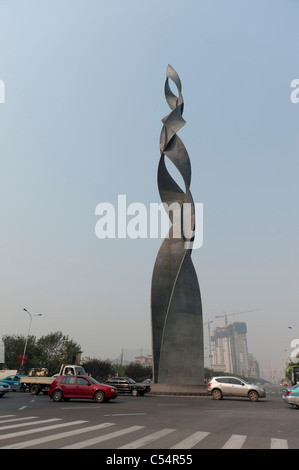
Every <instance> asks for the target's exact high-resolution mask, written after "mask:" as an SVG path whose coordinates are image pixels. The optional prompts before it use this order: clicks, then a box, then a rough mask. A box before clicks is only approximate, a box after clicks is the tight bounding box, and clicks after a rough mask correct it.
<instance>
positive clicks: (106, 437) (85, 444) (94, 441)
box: [61, 426, 144, 449]
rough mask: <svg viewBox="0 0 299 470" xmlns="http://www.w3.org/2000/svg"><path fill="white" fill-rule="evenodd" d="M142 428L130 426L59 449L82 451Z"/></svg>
mask: <svg viewBox="0 0 299 470" xmlns="http://www.w3.org/2000/svg"><path fill="white" fill-rule="evenodd" d="M142 428H144V426H131V427H130V428H126V429H122V430H120V431H115V432H111V433H109V434H104V435H103V436H97V437H94V438H93V439H87V440H86V441H82V442H77V443H76V444H71V445H69V446H66V447H61V449H83V448H85V447H90V446H92V445H94V444H98V443H99V442H104V441H108V440H109V439H114V438H115V437H119V436H123V435H124V434H128V433H130V432H134V431H138V430H139V429H142Z"/></svg>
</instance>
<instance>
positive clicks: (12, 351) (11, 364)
mask: <svg viewBox="0 0 299 470" xmlns="http://www.w3.org/2000/svg"><path fill="white" fill-rule="evenodd" d="M2 341H3V343H4V348H5V364H4V366H5V367H7V368H8V369H19V368H20V364H19V363H18V360H19V356H20V355H21V354H23V352H24V347H25V342H26V337H25V336H23V335H5V336H3V338H2ZM25 354H26V356H27V361H26V369H30V368H32V367H35V361H36V358H37V357H38V351H37V349H36V337H35V336H29V337H28V341H27V347H26V353H25Z"/></svg>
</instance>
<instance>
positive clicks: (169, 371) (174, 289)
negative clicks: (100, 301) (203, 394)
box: [151, 65, 204, 385]
mask: <svg viewBox="0 0 299 470" xmlns="http://www.w3.org/2000/svg"><path fill="white" fill-rule="evenodd" d="M169 79H171V80H172V81H173V82H174V84H175V85H176V87H177V90H178V96H176V95H175V94H174V93H173V92H172V91H171V88H170V84H169ZM165 97H166V101H167V103H168V105H169V107H170V109H171V112H170V113H169V114H168V115H167V116H165V117H164V119H162V123H163V128H162V131H161V136H160V153H161V156H160V162H159V166H158V188H159V193H160V197H161V200H162V202H163V204H164V206H165V207H166V208H167V207H169V208H171V205H172V204H173V203H175V204H176V205H179V207H180V223H181V228H182V227H183V225H184V210H183V209H184V207H185V206H186V207H189V208H190V207H191V222H190V221H189V222H190V223H191V232H192V233H191V234H190V236H189V238H188V237H186V236H185V235H184V231H183V230H181V235H180V236H179V237H178V236H177V234H176V235H174V214H173V213H172V211H169V212H168V216H169V219H170V221H171V223H172V225H171V227H170V230H169V233H168V235H167V236H166V237H165V239H164V241H163V243H162V245H161V247H160V250H159V252H158V255H157V258H156V262H155V266H154V270H153V276H152V290H151V309H152V342H153V370H154V382H155V383H159V384H175V383H177V384H191V385H199V384H202V383H203V368H204V365H203V325H202V306H201V295H200V289H199V284H198V280H197V275H196V272H195V269H194V266H193V263H192V260H191V251H192V241H193V240H194V231H195V209H194V202H193V199H192V195H191V193H190V189H189V188H190V182H191V165H190V160H189V156H188V153H187V151H186V149H185V146H184V144H183V142H182V141H181V139H180V138H179V137H178V136H177V132H178V131H179V129H180V128H181V127H183V126H184V124H185V120H184V119H183V117H182V114H183V107H184V101H183V97H182V93H181V81H180V78H179V76H178V74H177V72H176V71H175V70H174V69H173V67H171V66H170V65H168V67H167V72H166V82H165ZM165 156H166V157H168V159H169V160H170V161H171V162H172V164H173V165H174V166H175V167H176V169H177V170H178V171H179V172H180V174H181V176H182V178H183V180H184V184H185V191H183V190H182V189H181V188H180V187H179V185H178V184H177V183H176V182H175V180H174V179H173V178H172V176H171V175H170V173H169V171H168V170H167V168H166V164H165ZM176 229H177V227H176Z"/></svg>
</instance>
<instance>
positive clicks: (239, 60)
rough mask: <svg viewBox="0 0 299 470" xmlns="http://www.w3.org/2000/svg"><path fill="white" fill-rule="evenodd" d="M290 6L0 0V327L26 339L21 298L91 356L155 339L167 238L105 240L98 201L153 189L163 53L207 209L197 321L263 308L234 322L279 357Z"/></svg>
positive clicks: (298, 148) (292, 217) (289, 145)
mask: <svg viewBox="0 0 299 470" xmlns="http://www.w3.org/2000/svg"><path fill="white" fill-rule="evenodd" d="M298 17H299V4H298V2H295V1H294V0H286V1H284V2H281V1H279V0H264V1H263V2H260V1H258V0H252V1H251V2H240V1H238V0H227V1H226V2H223V1H221V0H211V1H209V2H205V1H203V0H188V1H187V2H181V1H178V0H163V1H161V0H151V2H145V1H143V0H127V1H126V2H124V1H123V0H115V1H114V2H113V3H111V2H108V1H104V0H103V1H101V0H90V1H89V2H88V5H87V4H84V3H83V2H80V1H79V0H72V1H71V0H64V1H63V2H59V1H58V0H51V1H49V0H45V1H43V2H40V1H38V0H27V1H26V2H24V1H21V0H15V1H14V2H9V1H6V0H0V26H1V27H0V41H1V44H2V45H3V47H2V48H1V51H0V55H1V60H0V84H3V85H4V88H3V86H2V89H0V129H1V139H0V156H1V157H0V158H1V172H0V192H1V193H0V194H1V221H2V230H1V234H0V237H1V238H0V241H1V243H0V248H1V271H0V272H1V279H0V281H1V282H0V292H1V296H0V298H1V320H2V321H1V329H0V337H2V336H4V335H6V334H23V335H26V333H27V330H28V323H29V319H28V315H26V312H24V311H23V308H27V309H28V310H29V311H30V312H32V314H37V313H42V316H41V317H39V318H35V319H34V320H33V322H32V326H31V334H33V335H35V336H36V337H37V338H39V337H41V336H43V335H46V334H49V333H51V332H53V331H62V332H63V333H64V334H65V335H68V336H69V337H70V338H72V339H74V341H76V342H78V343H79V344H80V345H81V347H82V349H83V355H84V356H90V357H97V358H102V359H105V358H108V357H109V358H111V359H113V358H115V357H118V356H120V354H121V351H122V348H126V349H137V350H138V349H139V350H140V349H141V348H144V349H147V350H148V349H150V348H151V325H150V287H151V277H152V271H153V266H154V262H155V259H156V255H157V251H158V249H159V247H160V245H161V239H159V238H156V239H153V238H152V239H151V238H145V239H142V238H138V239H131V238H123V239H121V238H117V237H116V238H115V239H107V238H105V239H99V238H98V237H97V236H96V231H95V227H96V223H97V221H98V219H99V217H98V215H97V214H96V207H97V206H98V205H99V204H101V203H104V202H108V203H111V204H113V205H114V206H116V205H117V200H118V196H119V195H126V200H127V204H128V205H129V204H131V203H133V202H138V203H141V204H143V205H145V206H147V207H148V206H149V204H150V203H160V202H161V201H160V198H159V194H158V187H157V166H158V162H159V157H160V151H159V139H160V132H161V128H162V122H161V119H162V118H163V117H164V116H165V115H166V113H168V110H169V108H168V106H167V103H166V101H165V98H164V81H165V74H166V68H167V65H168V64H171V65H172V66H173V67H174V68H175V69H176V70H177V72H178V74H179V76H180V78H181V81H182V86H183V88H182V93H183V96H184V103H185V106H184V119H185V120H186V125H185V126H184V128H183V129H181V130H180V131H179V132H178V135H179V136H180V137H181V138H182V140H183V141H184V145H185V146H186V149H187V151H188V154H189V156H190V160H191V168H192V177H191V187H190V189H191V192H192V195H193V198H194V201H195V202H196V203H201V204H202V205H203V244H202V246H201V248H200V249H197V250H194V251H193V253H192V259H193V263H194V266H195V269H196V271H197V275H198V279H199V283H200V287H201V295H202V304H203V316H204V323H206V322H208V321H209V320H213V323H212V324H211V328H215V327H216V326H217V325H220V324H224V322H223V319H216V318H215V317H216V316H218V315H222V314H223V313H224V312H225V313H227V314H230V313H234V312H239V311H246V310H253V309H260V311H257V312H252V313H247V314H246V313H244V314H240V315H238V316H236V317H232V316H231V317H228V318H229V319H230V320H229V321H231V320H232V321H235V320H238V321H244V322H246V324H247V330H248V332H247V342H248V350H249V352H250V353H252V354H253V355H254V356H255V357H256V359H257V361H258V362H259V364H260V368H261V370H266V371H267V370H269V368H270V367H272V368H273V369H274V370H279V369H283V368H284V363H285V360H286V357H287V355H288V354H291V350H292V347H291V342H292V340H294V339H295V338H299V322H298V312H297V308H298V300H299V298H298V297H299V294H298V281H299V275H298V260H299V256H298V255H299V250H298V239H299V221H298V209H299V197H298V176H299V163H298V161H299V159H298V152H299V103H298V102H296V100H297V98H298V97H299V93H298V85H297V82H296V80H298V81H299V58H298V54H297V53H296V52H297V51H296V45H297V44H298V43H299V31H298ZM294 80H295V82H294ZM298 83H299V82H298ZM1 90H2V91H1ZM1 93H2V94H1ZM174 177H175V179H176V178H177V175H176V174H175V172H174ZM176 181H177V182H178V183H180V181H179V180H177V179H176ZM289 327H292V329H291V328H289ZM204 335H205V347H206V348H208V329H207V325H205V326H204Z"/></svg>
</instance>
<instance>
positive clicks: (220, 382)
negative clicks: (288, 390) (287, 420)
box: [207, 376, 266, 401]
mask: <svg viewBox="0 0 299 470" xmlns="http://www.w3.org/2000/svg"><path fill="white" fill-rule="evenodd" d="M207 391H208V393H210V394H211V395H212V397H213V398H214V400H221V398H223V397H247V398H249V400H251V401H258V399H259V398H265V397H266V392H265V390H264V389H263V388H262V387H259V386H258V385H254V384H249V383H248V382H245V380H243V379H239V378H237V377H227V376H226V377H213V378H212V379H211V380H209V381H208V387H207Z"/></svg>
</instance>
